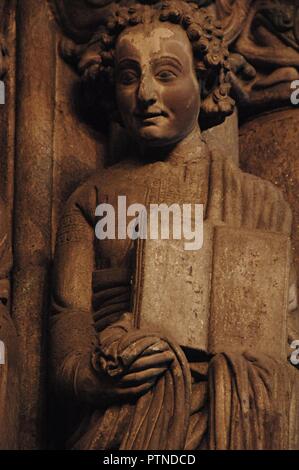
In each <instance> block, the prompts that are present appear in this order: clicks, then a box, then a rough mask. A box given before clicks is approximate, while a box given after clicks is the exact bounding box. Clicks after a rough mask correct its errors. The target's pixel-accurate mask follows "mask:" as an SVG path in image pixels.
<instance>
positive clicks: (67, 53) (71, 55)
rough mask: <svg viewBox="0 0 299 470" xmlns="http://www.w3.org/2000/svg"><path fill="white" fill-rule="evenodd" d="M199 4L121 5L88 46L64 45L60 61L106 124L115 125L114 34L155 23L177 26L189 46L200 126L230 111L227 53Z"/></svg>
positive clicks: (169, 0) (143, 0) (174, 0)
mask: <svg viewBox="0 0 299 470" xmlns="http://www.w3.org/2000/svg"><path fill="white" fill-rule="evenodd" d="M203 3H205V2H202V1H199V2H196V1H194V0H193V1H192V2H188V1H187V0H165V1H155V0H152V1H151V0H139V1H138V2H136V1H132V0H124V1H120V2H119V3H117V4H114V5H113V6H111V9H110V10H109V14H108V15H106V17H105V18H103V21H102V24H101V25H100V26H99V28H98V29H97V31H96V32H95V33H94V34H93V36H92V37H91V39H90V41H89V42H88V43H87V44H85V45H77V46H75V45H74V44H70V43H69V42H65V43H64V45H63V47H62V53H63V56H64V58H65V59H66V60H68V61H70V62H72V63H73V64H74V65H75V66H76V69H77V71H78V72H79V74H80V76H81V79H82V87H83V92H84V100H85V102H86V101H87V102H88V103H89V105H90V106H91V107H93V108H94V106H95V105H96V107H97V109H98V110H101V113H97V114H98V117H99V114H101V115H102V117H103V116H105V117H107V114H108V115H109V116H110V119H115V120H117V115H118V113H117V104H116V98H115V67H114V65H115V59H114V57H115V47H116V42H117V39H118V37H119V35H120V34H121V33H122V32H123V31H124V30H125V29H126V28H127V27H134V26H136V25H139V24H142V23H146V22H151V21H155V20H159V21H161V22H169V23H172V24H177V25H180V26H181V27H182V28H183V29H184V30H185V31H186V33H187V36H188V38H189V40H190V42H191V45H192V49H193V56H194V67H195V71H196V75H197V77H198V79H199V80H200V81H201V89H202V106H201V115H200V121H201V127H205V128H207V127H210V126H211V125H213V124H214V125H215V124H218V123H220V122H222V121H223V120H224V118H225V117H226V116H228V115H230V114H231V113H232V112H233V109H234V104H235V102H234V100H233V99H232V98H231V97H230V91H231V85H230V81H229V72H230V64H229V52H228V49H227V46H226V44H225V42H224V35H223V30H222V25H221V23H220V22H219V21H216V20H215V19H214V18H213V17H211V16H210V15H209V14H208V12H207V10H206V9H205V8H203V7H202V6H201V5H202V4H203ZM102 124H103V123H102Z"/></svg>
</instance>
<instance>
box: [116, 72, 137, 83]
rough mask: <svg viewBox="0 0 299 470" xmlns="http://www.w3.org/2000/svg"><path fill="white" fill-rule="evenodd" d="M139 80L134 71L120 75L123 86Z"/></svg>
mask: <svg viewBox="0 0 299 470" xmlns="http://www.w3.org/2000/svg"><path fill="white" fill-rule="evenodd" d="M137 80H138V77H137V74H136V72H134V71H132V70H125V71H123V72H121V73H120V75H119V81H120V83H121V84H122V85H131V84H132V83H135V82H136V81H137Z"/></svg>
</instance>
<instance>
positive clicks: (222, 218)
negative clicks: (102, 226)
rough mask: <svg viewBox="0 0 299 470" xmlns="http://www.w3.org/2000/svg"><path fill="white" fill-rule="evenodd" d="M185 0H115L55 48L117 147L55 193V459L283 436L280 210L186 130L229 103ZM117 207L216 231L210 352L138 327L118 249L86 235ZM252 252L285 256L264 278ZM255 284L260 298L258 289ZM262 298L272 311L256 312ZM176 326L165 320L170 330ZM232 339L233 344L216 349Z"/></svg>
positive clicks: (284, 234)
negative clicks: (60, 207) (153, 206)
mask: <svg viewBox="0 0 299 470" xmlns="http://www.w3.org/2000/svg"><path fill="white" fill-rule="evenodd" d="M201 3H203V2H185V1H175V0H174V1H166V2H150V1H149V2H132V1H128V2H125V1H124V2H119V4H118V2H116V3H115V4H111V5H110V6H109V10H107V11H108V13H107V15H106V17H105V18H104V20H103V21H102V22H101V24H100V25H99V27H98V29H97V30H96V32H95V33H94V35H93V37H92V38H91V39H90V40H89V42H88V44H85V45H80V46H77V47H76V48H75V49H74V50H70V49H69V50H68V51H65V52H67V54H68V57H69V58H71V59H72V60H74V59H76V60H77V66H78V70H79V72H80V74H81V75H82V80H83V82H84V86H85V89H86V93H87V95H91V96H92V99H93V101H94V104H95V108H96V109H97V110H101V113H105V117H106V118H107V120H108V119H110V120H117V122H119V123H120V124H121V125H122V126H123V127H124V128H125V129H126V131H127V133H128V135H129V138H130V143H131V146H130V153H129V155H128V156H127V155H126V156H124V160H123V161H121V162H119V163H118V164H116V165H113V166H111V167H110V168H108V169H106V170H105V171H104V172H102V173H101V174H95V175H94V176H93V177H92V178H90V179H89V180H88V181H87V182H86V183H85V184H83V185H82V186H81V187H79V188H78V190H77V191H76V192H75V193H74V194H73V195H72V196H71V198H70V200H69V201H68V203H67V207H66V209H65V212H64V215H63V217H62V220H61V224H60V228H59V232H58V236H57V246H56V254H55V263H54V276H53V295H52V298H53V301H52V318H51V337H52V340H51V341H52V350H51V356H52V368H53V380H54V383H55V386H56V388H57V390H58V392H59V394H62V395H63V396H65V397H67V398H68V399H71V400H72V402H73V403H74V404H76V405H77V406H78V407H79V411H80V413H79V414H78V423H74V429H73V433H72V436H71V437H70V439H69V441H68V442H67V444H66V445H67V447H70V448H74V449H188V450H194V449H287V448H289V447H290V442H291V441H292V436H293V435H294V433H295V432H296V426H298V424H296V421H294V419H293V418H292V412H291V409H293V410H294V406H295V405H294V387H295V383H296V380H297V370H296V369H295V368H294V367H293V366H292V365H291V364H290V363H289V362H288V360H287V328H288V326H287V319H288V312H290V315H291V311H293V310H294V309H295V308H296V305H295V306H294V302H292V305H291V306H289V305H288V292H289V285H288V284H289V283H288V281H289V272H290V269H291V259H290V254H289V249H288V243H289V242H288V240H289V237H290V233H291V223H292V217H291V211H290V209H289V206H288V204H287V203H286V202H285V201H284V199H283V196H282V195H281V193H280V191H279V190H278V189H277V188H275V187H274V186H273V185H272V184H270V183H268V182H266V181H263V180H262V179H259V178H257V177H255V176H252V175H249V174H246V173H243V172H242V171H241V170H240V169H239V168H238V167H237V166H236V165H235V163H233V162H232V160H231V159H230V158H224V157H223V155H218V154H217V153H216V154H211V152H210V151H209V149H208V147H207V145H206V143H205V142H204V140H203V138H202V135H201V130H200V126H199V118H200V122H202V121H204V122H205V123H207V122H209V124H210V125H211V123H212V122H216V123H219V122H220V121H221V120H223V119H224V118H225V116H228V115H230V114H231V113H232V111H233V108H234V102H233V100H232V98H231V97H230V80H229V79H230V63H229V54H228V51H227V49H226V47H225V45H224V43H223V33H222V29H221V25H220V24H219V23H218V22H216V21H215V20H214V19H213V18H212V17H210V16H209V15H208V13H207V11H206V10H205V8H203V7H202V5H201ZM119 195H121V196H126V197H127V201H128V204H132V203H140V204H144V205H145V206H146V205H148V204H149V203H157V204H160V203H167V204H172V203H176V202H179V203H185V202H186V203H201V204H203V205H204V219H205V222H206V223H208V224H210V225H211V226H212V227H216V230H218V232H217V233H218V235H216V239H217V237H218V245H217V243H216V244H215V247H216V248H214V257H215V259H216V262H215V263H216V264H215V263H214V264H210V265H209V269H207V272H206V276H205V275H204V274H205V273H203V280H207V279H208V278H210V276H211V277H212V278H213V280H214V287H213V289H212V293H207V292H206V290H203V297H202V298H203V299H204V298H205V299H207V298H208V297H209V299H210V300H206V301H205V302H206V304H205V305H204V307H205V312H206V313H207V314H209V311H211V312H212V313H210V315H212V316H211V318H212V323H211V322H210V328H211V335H212V334H213V332H214V333H215V332H217V334H216V333H215V335H214V340H213V345H212V346H211V347H209V342H208V345H207V347H206V348H203V349H199V348H196V347H194V345H193V344H192V345H191V344H179V343H178V342H177V341H176V338H175V336H176V335H175V331H172V332H171V335H170V336H168V334H167V333H163V331H167V325H153V329H150V328H148V327H147V328H145V329H142V327H141V328H138V326H139V325H138V323H136V314H139V313H140V312H138V311H137V312H134V313H133V306H132V301H131V300H132V279H133V277H134V275H135V277H136V269H135V266H134V256H135V249H134V243H133V242H132V240H131V239H129V238H128V237H127V238H125V239H115V240H101V241H99V240H97V239H96V237H95V226H96V223H97V217H96V215H95V211H96V208H97V207H98V205H99V204H101V203H110V204H112V205H113V206H114V207H116V204H117V197H118V196H119ZM217 227H218V228H217ZM229 233H230V234H231V237H229ZM219 234H220V235H219ZM221 234H222V235H221ZM219 237H220V238H219ZM221 237H224V238H221ZM246 237H247V238H246ZM261 237H265V240H264V241H263V242H262V244H261V245H259V243H260V240H261ZM232 240H233V241H232ZM255 240H256V243H255ZM222 242H223V243H222ZM247 243H248V245H250V246H253V248H252V250H251V252H250V253H248V254H247V255H246V256H244V263H245V264H244V265H242V266H243V267H244V266H247V268H248V270H250V271H248V273H249V272H250V276H252V283H251V284H252V285H255V286H256V287H255V288H256V292H259V293H258V296H259V297H258V296H257V297H258V298H259V299H260V300H261V303H258V302H257V303H256V304H254V306H252V305H248V312H247V310H246V305H247V304H250V302H254V297H253V295H252V293H251V295H249V296H248V299H246V289H248V285H249V287H250V285H251V284H250V282H249V284H248V285H247V284H246V282H247V281H248V279H247V277H246V272H245V274H244V272H243V273H241V272H239V273H238V272H237V274H236V276H235V278H234V279H233V280H231V281H230V280H228V279H227V278H226V279H225V276H228V274H229V273H228V270H227V269H226V268H227V266H228V264H227V263H228V262H229V260H228V258H231V259H233V260H234V262H236V263H238V259H237V254H236V253H237V247H238V246H241V247H244V250H245V248H246V246H247ZM263 243H264V245H263ZM212 244H213V242H212ZM225 244H226V247H227V250H226V252H225V253H231V257H230V256H228V258H226V261H225V259H224V257H223V256H224V254H223V253H222V254H221V247H222V246H223V245H225ZM255 246H256V247H257V248H256V252H255V250H254V247H255ZM258 246H260V248H258ZM263 246H264V247H267V250H268V252H267V253H268V254H269V253H270V255H271V253H274V252H275V253H277V256H276V259H280V258H279V256H280V253H281V251H282V250H281V249H279V247H280V248H281V247H282V246H285V247H286V249H285V252H284V255H283V256H282V258H281V260H280V261H279V262H281V267H282V268H281V269H280V270H278V271H277V275H276V277H275V278H273V279H272V278H271V276H270V274H271V273H269V271H271V264H270V268H269V260H268V261H267V256H268V255H267V256H266V255H265V254H264V258H263V249H262V248H261V247H263ZM217 247H218V248H217ZM202 250H203V251H202V253H206V251H205V250H206V246H205V245H204V247H203V248H202ZM215 250H216V251H215ZM217 250H218V251H217ZM219 250H220V251H219ZM242 253H243V252H242V250H241V257H242ZM203 256H204V255H203ZM255 257H256V260H255V259H254V258H255ZM218 261H219V262H218ZM217 262H218V264H217ZM246 262H247V265H246ZM273 262H274V261H273ZM146 269H147V266H146V264H145V265H144V270H146ZM169 269H171V266H170V267H169ZM255 273H256V276H257V279H256V278H255ZM258 276H260V277H258ZM225 280H226V283H225ZM249 281H250V279H249ZM257 281H258V282H257ZM271 282H272V288H273V291H271V290H269V289H266V288H265V286H267V287H268V286H269V285H271V284H270V283H271ZM254 283H255V284H254ZM260 283H262V284H263V285H264V290H263V286H262V289H261V290H260V288H259V284H260ZM273 283H275V285H274V284H273ZM292 283H293V281H292ZM206 284H208V283H206ZM208 288H209V287H208V285H206V286H204V287H203V289H208ZM275 289H277V290H279V291H280V293H281V295H280V297H279V299H280V300H279V302H280V304H279V308H276V309H275V308H274V307H275V306H274V307H273V311H272V310H271V297H272V295H273V293H274V291H275ZM205 294H206V295H205ZM253 294H254V293H253ZM182 295H184V290H183V289H182ZM263 295H264V302H262V300H263V297H262V296H263ZM244 296H245V297H244ZM244 299H245V300H244ZM164 300H165V299H164ZM186 302H188V299H187V298H186ZM209 302H210V303H209ZM295 304H296V302H295ZM219 305H221V307H222V308H223V309H224V310H223V312H221V311H219V308H218V311H217V306H219ZM240 308H242V311H240ZM172 309H173V311H174V313H173V315H174V316H175V317H176V318H180V312H179V311H176V305H172ZM274 310H275V311H274ZM215 312H216V313H215ZM240 312H241V313H240ZM221 314H223V324H224V326H225V328H224V331H225V332H226V333H225V334H226V337H224V336H221V331H222V330H221ZM254 314H255V316H254ZM134 315H135V318H134ZM236 315H238V323H234V321H235V318H236ZM190 321H191V319H190V318H189V317H184V318H181V323H180V324H178V325H177V328H178V329H179V328H180V329H184V328H185V327H186V328H187V326H188V324H189V322H190ZM267 322H268V323H267ZM141 325H142V323H141ZM263 325H266V326H267V325H268V326H269V325H272V327H271V326H270V327H269V328H270V329H269V338H268V339H267V335H266V336H265V337H263V338H264V339H263V341H264V342H262V344H260V345H259V347H256V348H255V347H254V346H251V342H252V341H253V339H254V338H255V337H258V336H259V334H260V332H261V331H262V329H263ZM278 325H280V326H278ZM155 326H156V329H157V331H158V332H156V329H155V328H154V327H155ZM164 327H165V328H164ZM243 327H244V332H245V333H244V336H243V337H242V328H243ZM229 328H231V331H230V330H229ZM234 328H237V330H238V332H239V336H238V335H236V337H235V339H233V340H231V339H230V335H231V336H233V334H234V331H233V329H234ZM271 328H272V331H271ZM275 328H276V329H275ZM274 330H275V331H274ZM209 334H210V333H209ZM277 334H278V335H279V338H276V336H277ZM173 338H174V339H173ZM238 338H239V339H240V343H238V341H237V339H238ZM275 339H277V344H278V343H279V345H280V346H279V347H278V348H277V347H276V346H277V344H272V343H273V341H275ZM187 342H188V340H187ZM248 344H249V346H248ZM252 344H253V343H252ZM191 346H193V347H191ZM271 351H272V354H271Z"/></svg>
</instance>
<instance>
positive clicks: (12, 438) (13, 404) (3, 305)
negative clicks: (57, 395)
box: [0, 199, 19, 450]
mask: <svg viewBox="0 0 299 470" xmlns="http://www.w3.org/2000/svg"><path fill="white" fill-rule="evenodd" d="M8 232H9V231H8V224H7V215H6V208H5V205H4V203H3V201H2V200H1V199H0V341H1V343H0V449H9V450H11V449H17V447H18V419H19V417H18V409H19V408H18V407H19V372H18V369H19V358H18V348H17V334H16V330H15V327H14V325H13V322H12V319H11V316H10V281H9V274H10V270H11V268H12V253H11V246H10V241H9V235H8Z"/></svg>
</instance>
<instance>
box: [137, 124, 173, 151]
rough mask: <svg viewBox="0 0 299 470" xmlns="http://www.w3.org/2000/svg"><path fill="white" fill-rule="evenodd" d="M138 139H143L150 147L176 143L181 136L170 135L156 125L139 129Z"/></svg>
mask: <svg viewBox="0 0 299 470" xmlns="http://www.w3.org/2000/svg"><path fill="white" fill-rule="evenodd" d="M138 140H141V141H142V142H144V143H145V144H146V145H148V146H150V147H166V146H168V145H172V144H174V143H176V142H177V141H178V140H179V138H177V136H173V135H169V134H167V133H166V132H163V131H161V129H158V128H154V127H146V128H143V129H141V130H139V133H138Z"/></svg>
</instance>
